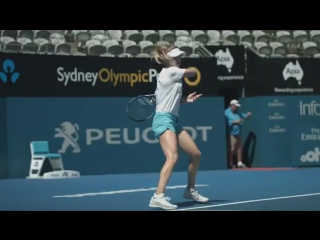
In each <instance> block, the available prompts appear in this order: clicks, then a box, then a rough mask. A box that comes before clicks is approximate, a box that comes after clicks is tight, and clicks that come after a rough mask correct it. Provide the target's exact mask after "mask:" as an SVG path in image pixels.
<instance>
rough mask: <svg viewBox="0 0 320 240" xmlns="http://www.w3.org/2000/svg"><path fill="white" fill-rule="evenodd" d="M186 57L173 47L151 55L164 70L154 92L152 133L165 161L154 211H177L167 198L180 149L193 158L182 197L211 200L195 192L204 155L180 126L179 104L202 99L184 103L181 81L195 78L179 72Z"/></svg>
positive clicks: (191, 72) (191, 73)
mask: <svg viewBox="0 0 320 240" xmlns="http://www.w3.org/2000/svg"><path fill="white" fill-rule="evenodd" d="M183 54H185V53H184V52H182V51H181V50H180V49H179V48H177V47H174V46H161V47H160V46H157V47H156V48H155V49H154V50H153V52H152V58H154V59H155V60H156V62H157V63H159V64H162V65H163V66H164V68H163V69H162V71H161V72H160V74H159V76H158V80H157V89H156V91H155V96H156V104H157V105H156V113H155V115H154V118H153V123H152V129H153V131H154V133H155V136H156V138H157V139H158V140H159V141H160V145H161V148H162V150H163V153H164V155H165V157H166V162H165V164H164V166H163V168H162V170H161V172H160V180H159V183H158V187H157V191H156V193H155V194H154V196H153V197H152V198H151V200H150V204H149V206H150V207H154V208H162V209H176V208H177V207H178V206H177V205H173V204H171V203H170V202H169V201H170V198H168V197H165V195H164V192H165V188H166V185H167V183H168V181H169V178H170V176H171V173H172V171H173V168H174V166H175V164H176V162H177V160H178V146H180V147H181V148H182V149H183V150H184V151H185V152H186V153H187V154H188V155H189V156H190V164H189V168H188V185H187V188H186V189H185V192H184V194H183V196H184V198H186V199H193V200H195V201H199V202H207V201H208V200H209V199H208V198H205V197H203V196H201V195H200V194H199V193H198V192H197V191H196V190H195V181H196V175H197V171H198V167H199V163H200V156H201V153H200V151H199V149H198V147H197V146H196V144H195V142H194V141H193V139H192V138H191V137H190V135H189V134H188V132H187V131H185V130H183V129H182V128H181V127H179V126H178V117H179V108H180V103H184V102H187V103H192V102H194V101H196V100H197V99H198V98H199V97H200V96H201V95H202V94H198V95H196V93H192V94H190V95H189V96H188V97H187V98H186V99H182V78H184V77H192V76H194V75H196V71H195V70H193V69H181V68H179V67H180V61H181V55H183Z"/></svg>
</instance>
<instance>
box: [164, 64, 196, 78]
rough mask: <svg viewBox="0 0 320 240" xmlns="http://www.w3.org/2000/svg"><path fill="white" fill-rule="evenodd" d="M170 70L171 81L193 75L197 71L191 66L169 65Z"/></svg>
mask: <svg viewBox="0 0 320 240" xmlns="http://www.w3.org/2000/svg"><path fill="white" fill-rule="evenodd" d="M170 71H171V74H172V79H173V81H180V80H181V79H182V78H185V77H193V76H195V75H196V74H197V71H196V70H195V69H193V68H178V67H171V68H170Z"/></svg>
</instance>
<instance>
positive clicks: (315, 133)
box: [301, 128, 320, 141]
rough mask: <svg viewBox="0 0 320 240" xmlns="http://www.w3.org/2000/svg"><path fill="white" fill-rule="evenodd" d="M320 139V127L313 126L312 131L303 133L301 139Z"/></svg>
mask: <svg viewBox="0 0 320 240" xmlns="http://www.w3.org/2000/svg"><path fill="white" fill-rule="evenodd" d="M318 140H320V129H319V128H311V131H310V133H301V141H318Z"/></svg>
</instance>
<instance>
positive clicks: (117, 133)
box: [54, 121, 212, 153]
mask: <svg viewBox="0 0 320 240" xmlns="http://www.w3.org/2000/svg"><path fill="white" fill-rule="evenodd" d="M183 128H184V129H185V130H186V131H188V132H189V134H190V136H191V137H192V138H193V139H194V140H196V139H200V140H201V141H203V142H207V141H208V132H209V131H211V130H212V126H196V127H191V126H185V127H183ZM55 131H56V132H57V133H56V134H55V135H54V137H55V138H62V139H63V142H62V146H61V148H60V150H59V151H58V152H59V153H66V152H67V150H68V149H69V148H70V149H71V150H72V152H73V153H79V152H80V151H81V148H80V146H79V144H78V139H79V125H78V124H72V123H71V122H68V121H66V122H63V123H62V124H61V127H58V128H56V129H55ZM82 133H83V134H84V135H85V137H84V138H85V145H86V146H91V145H94V144H95V143H97V142H101V141H105V143H106V144H108V145H121V144H128V145H133V144H139V143H141V142H144V143H148V144H154V143H158V140H157V139H156V138H155V137H154V133H153V131H152V128H151V127H149V128H146V129H140V128H134V129H129V128H106V129H98V128H87V129H84V130H83V132H82ZM83 147H84V146H82V148H83Z"/></svg>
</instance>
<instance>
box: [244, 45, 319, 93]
mask: <svg viewBox="0 0 320 240" xmlns="http://www.w3.org/2000/svg"><path fill="white" fill-rule="evenodd" d="M248 75H249V76H248V78H247V80H248V81H246V84H245V86H246V87H245V89H246V95H247V96H261V95H264V96H273V95H297V94H299V95H310V94H320V80H319V79H320V59H310V58H261V57H258V56H255V55H254V54H253V53H250V55H249V51H248Z"/></svg>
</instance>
